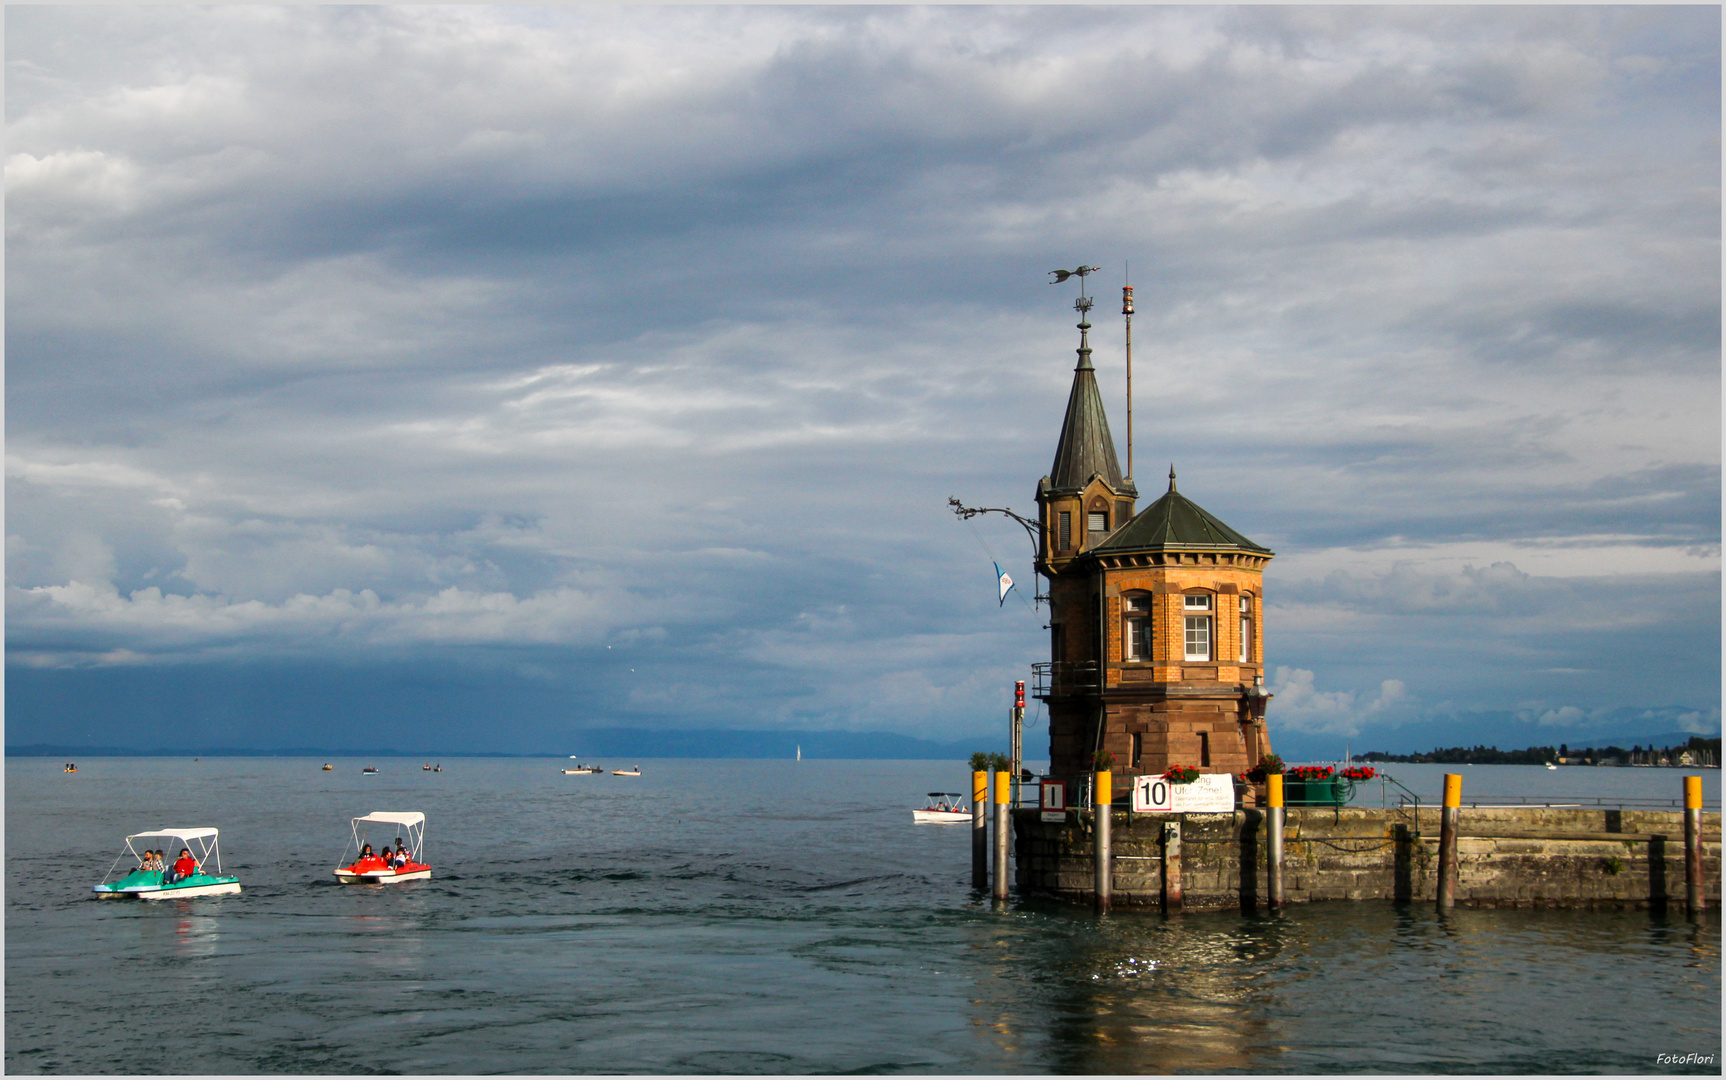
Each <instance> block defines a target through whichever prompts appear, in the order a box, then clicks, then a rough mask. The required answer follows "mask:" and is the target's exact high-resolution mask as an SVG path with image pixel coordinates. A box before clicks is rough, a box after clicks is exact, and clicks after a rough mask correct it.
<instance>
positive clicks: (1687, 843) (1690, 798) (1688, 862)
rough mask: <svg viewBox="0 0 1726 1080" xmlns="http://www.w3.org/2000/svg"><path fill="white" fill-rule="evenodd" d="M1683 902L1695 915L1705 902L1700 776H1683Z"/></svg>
mask: <svg viewBox="0 0 1726 1080" xmlns="http://www.w3.org/2000/svg"><path fill="white" fill-rule="evenodd" d="M1684 902H1685V905H1686V906H1687V907H1688V908H1689V913H1690V914H1691V915H1695V914H1697V913H1698V912H1700V911H1701V910H1702V908H1703V907H1704V906H1705V904H1706V898H1705V897H1704V896H1703V889H1702V778H1701V777H1700V776H1686V777H1685V778H1684Z"/></svg>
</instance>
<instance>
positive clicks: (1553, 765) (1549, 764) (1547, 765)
mask: <svg viewBox="0 0 1726 1080" xmlns="http://www.w3.org/2000/svg"><path fill="white" fill-rule="evenodd" d="M1546 767H1547V768H1548V769H1552V770H1554V771H1556V770H1557V769H1558V766H1557V765H1555V764H1553V763H1552V762H1550V761H1548V762H1547V763H1546Z"/></svg>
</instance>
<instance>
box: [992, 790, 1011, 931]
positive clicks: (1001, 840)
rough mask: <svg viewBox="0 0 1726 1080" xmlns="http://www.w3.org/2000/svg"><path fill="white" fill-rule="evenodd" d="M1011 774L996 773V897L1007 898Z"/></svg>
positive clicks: (998, 898) (999, 898)
mask: <svg viewBox="0 0 1726 1080" xmlns="http://www.w3.org/2000/svg"><path fill="white" fill-rule="evenodd" d="M1012 781H1013V778H1012V776H1011V774H1009V773H1004V772H998V773H996V774H995V899H997V900H1005V899H1007V816H1008V815H1007V799H1008V798H1009V797H1010V796H1011V794H1012Z"/></svg>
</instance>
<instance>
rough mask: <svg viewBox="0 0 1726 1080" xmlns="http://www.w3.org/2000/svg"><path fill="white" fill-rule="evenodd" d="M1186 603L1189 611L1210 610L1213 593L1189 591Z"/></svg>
mask: <svg viewBox="0 0 1726 1080" xmlns="http://www.w3.org/2000/svg"><path fill="white" fill-rule="evenodd" d="M1185 603H1186V609H1187V610H1188V611H1209V610H1210V609H1211V594H1210V593H1188V594H1187V596H1186V601H1185Z"/></svg>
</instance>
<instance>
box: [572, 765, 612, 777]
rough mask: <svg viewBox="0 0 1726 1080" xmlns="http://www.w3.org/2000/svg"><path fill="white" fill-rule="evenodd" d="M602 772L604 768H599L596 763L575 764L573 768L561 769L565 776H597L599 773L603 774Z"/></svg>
mask: <svg viewBox="0 0 1726 1080" xmlns="http://www.w3.org/2000/svg"><path fill="white" fill-rule="evenodd" d="M604 772H605V770H604V769H602V768H600V767H599V766H598V765H577V766H576V767H575V768H573V769H565V770H563V775H565V776H588V775H592V776H599V775H601V774H603V773H604Z"/></svg>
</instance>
